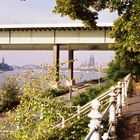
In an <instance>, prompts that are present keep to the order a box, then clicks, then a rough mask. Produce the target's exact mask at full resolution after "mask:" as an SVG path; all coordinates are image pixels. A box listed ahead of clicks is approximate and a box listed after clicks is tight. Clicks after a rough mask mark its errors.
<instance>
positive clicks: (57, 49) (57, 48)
mask: <svg viewBox="0 0 140 140" xmlns="http://www.w3.org/2000/svg"><path fill="white" fill-rule="evenodd" d="M59 53H60V46H59V45H58V44H57V45H54V46H53V64H54V66H55V68H56V79H55V80H56V81H55V82H56V85H55V86H56V88H58V86H59Z"/></svg>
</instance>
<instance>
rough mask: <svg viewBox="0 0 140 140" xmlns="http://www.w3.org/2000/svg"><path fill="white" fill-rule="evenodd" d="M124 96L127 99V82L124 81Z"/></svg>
mask: <svg viewBox="0 0 140 140" xmlns="http://www.w3.org/2000/svg"><path fill="white" fill-rule="evenodd" d="M124 94H125V97H126V98H127V80H124Z"/></svg>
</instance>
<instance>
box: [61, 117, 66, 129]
mask: <svg viewBox="0 0 140 140" xmlns="http://www.w3.org/2000/svg"><path fill="white" fill-rule="evenodd" d="M61 127H62V128H64V127H65V119H64V117H62V126H61Z"/></svg>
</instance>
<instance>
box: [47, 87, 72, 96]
mask: <svg viewBox="0 0 140 140" xmlns="http://www.w3.org/2000/svg"><path fill="white" fill-rule="evenodd" d="M48 90H49V91H50V93H51V95H52V96H53V97H57V96H61V95H63V94H65V93H68V92H69V89H68V87H60V88H59V89H52V88H50V89H47V90H46V93H47V92H48Z"/></svg>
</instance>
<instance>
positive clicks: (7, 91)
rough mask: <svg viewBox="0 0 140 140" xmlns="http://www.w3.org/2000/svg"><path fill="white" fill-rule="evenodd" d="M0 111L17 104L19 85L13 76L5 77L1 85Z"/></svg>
mask: <svg viewBox="0 0 140 140" xmlns="http://www.w3.org/2000/svg"><path fill="white" fill-rule="evenodd" d="M1 90H2V91H1V93H0V112H2V111H6V110H9V109H11V108H13V107H16V106H17V105H18V104H19V96H18V95H19V87H18V84H17V82H16V81H15V78H12V77H9V78H7V79H6V80H5V81H4V83H3V84H2V86H1Z"/></svg>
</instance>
